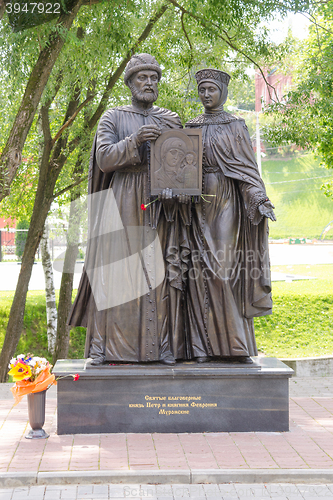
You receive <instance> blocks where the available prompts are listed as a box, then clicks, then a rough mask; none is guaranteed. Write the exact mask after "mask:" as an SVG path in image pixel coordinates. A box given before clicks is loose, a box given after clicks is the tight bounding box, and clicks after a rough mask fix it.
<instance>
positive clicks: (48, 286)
mask: <svg viewBox="0 0 333 500" xmlns="http://www.w3.org/2000/svg"><path fill="white" fill-rule="evenodd" d="M40 249H41V254H42V264H43V270H44V278H45V296H46V317H47V348H48V351H49V352H50V353H51V354H54V349H55V343H56V336H57V306H56V297H55V288H54V279H53V267H52V259H51V255H50V250H49V228H48V224H47V222H46V223H45V226H44V232H43V236H42V239H41V242H40Z"/></svg>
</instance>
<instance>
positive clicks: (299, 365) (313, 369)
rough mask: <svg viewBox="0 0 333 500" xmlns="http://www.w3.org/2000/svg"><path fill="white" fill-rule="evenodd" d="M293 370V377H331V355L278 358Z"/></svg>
mask: <svg viewBox="0 0 333 500" xmlns="http://www.w3.org/2000/svg"><path fill="white" fill-rule="evenodd" d="M278 359H279V360H280V361H282V363H284V364H285V365H287V366H289V367H290V368H292V369H293V370H294V375H293V377H332V376H333V356H318V357H315V358H294V359H291V358H278Z"/></svg>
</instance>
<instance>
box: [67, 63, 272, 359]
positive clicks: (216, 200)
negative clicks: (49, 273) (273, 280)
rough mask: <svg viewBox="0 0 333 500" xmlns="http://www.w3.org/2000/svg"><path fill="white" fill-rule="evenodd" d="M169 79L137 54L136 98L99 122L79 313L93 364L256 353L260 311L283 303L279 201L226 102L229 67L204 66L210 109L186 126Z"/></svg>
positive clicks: (202, 90)
mask: <svg viewBox="0 0 333 500" xmlns="http://www.w3.org/2000/svg"><path fill="white" fill-rule="evenodd" d="M160 78H161V68H160V66H159V65H158V63H157V61H156V60H155V58H154V57H152V56H151V55H149V54H138V55H134V56H133V57H132V58H131V60H130V62H129V63H128V64H127V67H126V70H125V76H124V80H125V84H126V85H127V86H128V87H129V88H130V90H131V93H132V104H131V105H128V106H120V107H117V108H113V109H110V110H108V111H107V112H106V113H105V114H104V116H103V117H102V119H101V121H100V123H99V126H98V130H97V133H96V136H95V140H94V144H93V148H92V154H91V162H90V171H89V193H88V194H89V242H88V247H87V254H86V261H85V268H84V271H83V274H82V277H81V282H80V286H79V290H78V294H77V297H76V299H75V302H74V305H73V309H72V312H71V315H70V318H69V324H71V325H73V326H79V325H81V326H86V327H87V336H86V348H85V355H86V357H90V358H91V359H92V364H93V365H99V364H103V363H105V362H109V363H115V362H125V363H138V362H139V363H141V362H152V361H159V362H161V363H164V364H167V365H173V364H175V362H176V361H177V360H191V359H196V360H197V361H198V362H199V363H200V362H206V361H209V360H211V359H229V360H237V361H239V362H241V363H252V360H251V356H255V355H256V354H257V348H256V343H255V336H254V327H253V318H254V317H255V316H261V315H266V314H270V313H271V308H272V299H271V286H270V270H269V256H268V227H267V218H270V219H272V220H275V215H274V212H273V208H274V207H273V205H272V203H271V202H270V201H269V200H268V198H267V195H266V191H265V186H264V184H263V181H262V179H261V177H260V175H259V172H258V168H257V165H256V162H255V157H254V153H253V150H252V146H251V142H250V137H249V134H248V130H247V127H246V125H245V122H244V120H243V119H241V118H237V117H235V116H233V115H230V114H228V113H226V112H225V111H224V110H223V104H224V103H225V101H226V99H227V93H228V83H229V79H230V77H229V75H228V74H227V73H224V72H223V71H220V70H217V69H203V70H200V71H198V72H197V73H196V79H197V83H198V93H199V97H200V99H201V101H202V104H203V106H204V113H203V114H202V115H200V116H197V117H195V118H194V119H193V120H191V121H189V122H188V123H187V124H186V126H185V129H182V125H181V122H180V119H179V117H178V115H177V114H176V113H173V112H171V111H169V110H166V109H163V108H159V107H157V106H153V103H154V102H155V101H156V100H157V97H158V82H159V80H160ZM201 141H202V142H201Z"/></svg>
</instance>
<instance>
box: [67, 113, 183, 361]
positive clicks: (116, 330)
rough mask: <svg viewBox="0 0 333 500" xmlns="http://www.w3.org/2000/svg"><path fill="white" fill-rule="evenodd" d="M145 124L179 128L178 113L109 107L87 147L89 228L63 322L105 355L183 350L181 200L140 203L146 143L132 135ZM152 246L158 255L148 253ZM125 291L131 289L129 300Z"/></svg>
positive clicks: (88, 352) (155, 355)
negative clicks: (81, 330) (66, 319)
mask: <svg viewBox="0 0 333 500" xmlns="http://www.w3.org/2000/svg"><path fill="white" fill-rule="evenodd" d="M147 124H157V125H159V126H160V128H161V129H162V130H167V129H170V128H181V122H180V119H179V117H178V115H176V114H175V113H172V112H170V111H168V110H165V109H162V108H158V107H153V108H151V109H150V110H147V111H139V110H137V109H135V108H133V107H132V106H123V107H119V108H115V109H110V110H109V111H107V112H106V113H105V114H104V116H103V117H102V119H101V121H100V123H99V126H98V130H97V133H96V137H95V141H94V144H93V148H92V152H91V161H90V170H89V171H90V176H89V194H90V195H91V199H92V200H93V203H91V204H90V211H89V222H88V224H89V231H90V235H89V241H88V247H87V256H86V261H85V269H84V271H83V275H82V277H81V282H80V285H79V289H78V294H77V297H76V299H75V302H74V304H73V308H72V312H71V315H70V318H69V324H70V325H72V326H80V325H81V326H86V327H87V337H86V347H85V356H91V357H93V358H100V359H105V360H106V361H125V362H147V361H155V360H158V359H161V358H163V357H164V356H166V355H167V354H169V353H171V354H172V355H173V356H174V357H175V358H176V359H177V358H178V359H179V358H183V357H184V356H185V346H184V317H183V312H184V308H183V306H182V295H183V292H182V288H183V285H182V283H183V279H182V274H183V272H184V266H185V267H186V263H183V264H181V263H180V261H179V255H180V250H179V242H180V245H183V250H184V249H185V248H186V247H188V243H187V241H186V235H185V233H184V235H183V236H182V232H184V231H185V229H184V227H185V226H186V224H188V223H189V220H188V213H186V210H187V211H188V207H181V206H179V207H178V202H173V203H171V205H170V206H167V205H166V206H164V205H163V206H162V204H161V203H160V202H158V201H157V202H155V203H153V204H152V205H151V206H150V207H148V208H147V210H141V208H140V207H141V204H146V203H148V202H149V201H150V197H149V185H148V182H149V181H148V154H149V151H148V145H147V143H144V144H143V145H142V146H140V148H139V149H138V148H136V147H135V141H134V140H132V134H133V133H135V132H136V131H137V130H138V129H139V128H140V127H141V126H142V125H147ZM109 195H112V197H111V198H112V199H111V201H110V196H109ZM96 197H97V198H96ZM114 201H115V204H114ZM112 203H113V204H112ZM110 207H111V208H110ZM112 207H113V208H112ZM110 212H112V213H110ZM182 214H183V215H182ZM180 217H183V219H182V224H180V220H179V218H180ZM186 217H187V219H186ZM184 222H185V224H184ZM133 230H134V233H133ZM131 231H132V232H131ZM185 232H186V231H185ZM156 237H157V240H156ZM153 240H154V241H157V246H156V247H154V248H153ZM159 245H160V248H161V250H162V254H163V255H162V259H161V258H158V256H157V255H156V252H157V251H158V249H159ZM155 250H156V252H155ZM157 253H158V252H157ZM187 253H188V250H185V252H182V255H183V256H186V254H187ZM134 254H135V255H136V263H135V262H134V267H133V265H132V264H131V259H132V260H133V256H134ZM121 259H124V260H121ZM183 259H185V257H183ZM185 260H186V259H185ZM135 267H136V268H137V272H136V269H135ZM119 269H120V271H119ZM154 280H155V282H156V280H157V282H158V283H159V284H158V286H157V287H156V286H155V282H154ZM129 290H132V291H133V290H134V297H133V298H132V300H129V298H131V296H130V295H129V294H128V292H129ZM115 304H116V305H115Z"/></svg>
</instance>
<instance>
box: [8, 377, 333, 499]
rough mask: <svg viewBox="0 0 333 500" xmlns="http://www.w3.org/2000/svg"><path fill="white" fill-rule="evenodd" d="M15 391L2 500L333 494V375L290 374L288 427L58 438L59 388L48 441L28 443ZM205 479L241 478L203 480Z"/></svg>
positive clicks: (51, 403) (51, 399) (51, 401)
mask: <svg viewBox="0 0 333 500" xmlns="http://www.w3.org/2000/svg"><path fill="white" fill-rule="evenodd" d="M9 387H10V384H2V385H1V386H0V500H16V499H19V500H25V499H35V500H39V499H41V500H42V499H43V500H48V499H50V500H53V499H54V500H57V499H60V498H67V499H73V500H74V499H75V500H80V499H96V500H97V499H109V498H142V499H144V498H153V499H161V500H171V499H172V500H176V499H177V498H193V499H194V498H198V499H199V498H200V499H206V498H207V499H221V500H222V499H228V500H230V499H236V500H243V499H245V498H260V499H264V498H278V499H279V500H280V499H281V500H285V499H288V500H293V499H296V498H297V499H300V500H302V499H312V498H322V497H325V498H330V499H333V377H325V378H319V377H318V378H311V379H310V378H293V379H291V380H290V396H291V398H290V432H284V433H279V432H271V433H269V432H262V433H259V432H247V433H206V434H204V433H202V434H92V435H65V436H57V435H56V388H55V387H54V388H51V390H50V391H49V392H48V397H47V405H46V422H45V426H44V428H45V430H46V431H47V432H48V433H49V434H50V437H49V439H47V440H40V441H39V440H35V441H31V440H26V439H24V436H25V435H26V434H27V432H28V430H29V424H28V419H27V403H26V398H25V399H24V400H23V401H22V402H21V403H20V404H19V405H17V406H16V407H14V406H13V400H12V396H11V393H10V392H9ZM177 478H178V480H177ZM279 478H280V479H279ZM11 481H12V482H11ZM20 481H21V483H20ZM115 482H121V483H123V484H118V485H116V484H112V483H115ZM175 482H176V483H177V484H173V485H172V486H171V485H168V484H167V483H175ZM205 482H206V483H232V484H208V485H199V484H194V483H205ZM91 483H95V485H92V484H91ZM96 483H100V484H96ZM127 483H133V484H127ZM140 483H141V486H140ZM143 483H145V485H142V484H143ZM147 483H153V484H154V483H155V484H157V485H156V486H149V484H147ZM158 483H166V484H160V485H159V484H158ZM185 483H186V484H185ZM190 483H193V484H190ZM237 483H241V484H237ZM244 483H249V484H244ZM251 483H256V484H251ZM258 483H259V484H258ZM283 483H291V484H283ZM292 483H296V485H295V484H292ZM297 483H313V484H312V485H311V484H297ZM326 483H327V484H328V486H327V484H326ZM19 484H21V485H22V486H21V487H18V485H19ZM36 484H37V485H36ZM59 484H60V485H61V486H59ZM14 486H16V487H15V488H14ZM1 488H2V489H1Z"/></svg>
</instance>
